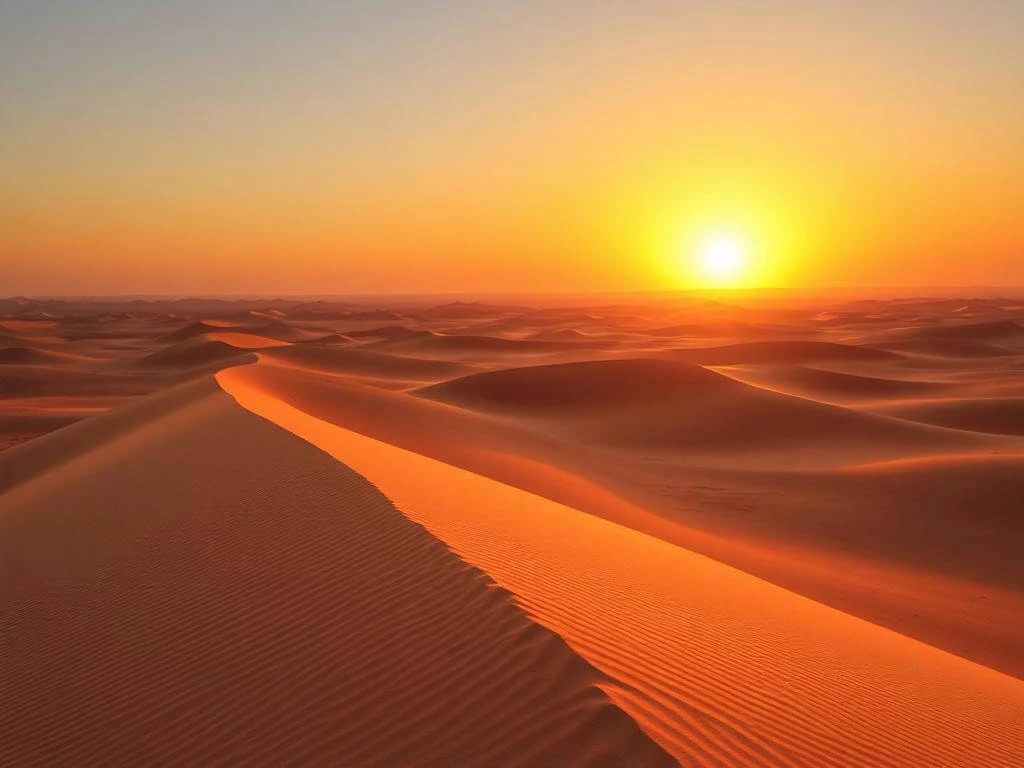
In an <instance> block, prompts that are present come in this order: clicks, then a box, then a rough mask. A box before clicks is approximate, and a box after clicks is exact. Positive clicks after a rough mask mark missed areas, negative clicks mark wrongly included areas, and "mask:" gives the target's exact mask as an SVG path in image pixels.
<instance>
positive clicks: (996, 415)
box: [876, 397, 1024, 435]
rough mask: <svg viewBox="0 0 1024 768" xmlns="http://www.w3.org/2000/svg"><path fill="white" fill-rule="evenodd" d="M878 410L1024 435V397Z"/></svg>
mask: <svg viewBox="0 0 1024 768" xmlns="http://www.w3.org/2000/svg"><path fill="white" fill-rule="evenodd" d="M876 412H877V413H884V414H886V415H888V416H896V417H898V418H901V419H907V420H908V421H918V422H920V423H922V424H934V425H936V426H940V427H949V428H951V429H966V430H970V431H972V432H990V433H992V434H998V435H1024V397H991V398H979V399H963V400H922V401H918V402H913V401H912V402H901V403H893V404H892V405H887V406H885V407H883V408H880V409H876Z"/></svg>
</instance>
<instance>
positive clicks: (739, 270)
mask: <svg viewBox="0 0 1024 768" xmlns="http://www.w3.org/2000/svg"><path fill="white" fill-rule="evenodd" d="M696 256H697V263H696V267H697V269H696V271H697V273H698V274H699V276H700V278H701V280H702V281H703V282H705V283H707V284H708V285H710V286H717V287H734V286H737V285H739V284H741V283H744V282H745V281H746V279H747V277H748V275H747V272H748V270H749V247H748V245H747V242H746V241H745V240H744V239H743V238H741V237H739V236H737V235H734V234H730V233H719V234H715V235H712V236H710V237H706V238H704V239H703V240H701V241H700V243H698V246H697V253H696Z"/></svg>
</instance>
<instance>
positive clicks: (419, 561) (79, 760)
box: [0, 382, 671, 766]
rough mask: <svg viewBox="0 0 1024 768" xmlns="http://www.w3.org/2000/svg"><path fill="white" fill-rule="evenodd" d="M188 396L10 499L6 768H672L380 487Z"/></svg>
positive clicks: (591, 677)
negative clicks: (307, 767)
mask: <svg viewBox="0 0 1024 768" xmlns="http://www.w3.org/2000/svg"><path fill="white" fill-rule="evenodd" d="M189 389H190V390H191V391H189V392H188V393H177V394H175V395H174V396H173V401H174V402H173V406H174V407H168V406H170V405H172V404H171V403H163V402H160V399H157V400H154V401H153V402H151V403H150V404H149V406H150V416H151V420H150V421H148V422H146V423H143V424H139V425H136V428H134V429H131V430H129V431H128V432H123V431H122V430H120V429H118V430H117V431H118V432H119V433H120V434H119V437H118V439H116V440H111V439H109V437H108V438H107V439H106V441H105V442H104V443H103V445H102V446H101V447H99V448H98V449H94V450H90V451H88V452H87V453H86V454H84V455H82V456H81V458H80V459H78V460H76V461H75V462H72V463H71V464H67V465H64V466H62V467H60V468H59V469H57V470H55V471H54V472H52V473H51V474H49V475H46V476H44V477H41V478H39V479H37V480H35V481H33V482H29V483H26V484H23V485H21V486H20V487H19V488H18V489H17V490H16V491H14V492H13V493H8V494H7V496H6V497H5V501H6V505H5V510H6V511H5V515H4V517H3V518H2V521H0V525H2V526H3V527H2V531H3V545H4V550H3V551H4V555H5V556H4V557H3V558H2V559H0V569H2V573H3V578H2V579H0V591H2V593H3V602H4V604H5V605H6V606H8V610H7V611H5V614H4V615H5V619H4V636H5V638H7V641H6V642H5V653H4V654H3V655H2V657H0V668H2V676H3V679H4V681H5V685H4V686H3V687H2V689H0V722H2V724H3V726H4V728H3V733H4V736H3V739H2V741H0V758H2V762H3V763H4V764H5V765H21V764H29V763H42V764H77V765H82V764H90V763H92V764H95V763H103V764H118V763H121V764H155V763H160V764H168V765H171V764H177V765H194V764H196V763H197V762H204V763H208V762H210V761H211V760H214V759H216V760H218V761H223V762H225V763H234V764H239V763H253V762H258V763H261V764H271V763H273V764H285V763H292V764H308V763H311V762H315V763H317V764H333V765H368V766H369V765H414V764H424V763H430V764H436V765H452V764H457V765H468V764H475V765H498V764H501V765H505V764H507V765H524V766H525V765H539V764H549V765H567V764H594V765H600V764H608V765H612V764H620V761H626V762H627V763H628V764H630V765H670V764H671V760H670V759H669V758H668V757H667V755H666V754H665V753H664V752H663V751H662V750H661V749H660V748H659V747H658V746H657V745H656V744H655V743H654V742H653V741H652V739H651V738H650V737H649V736H648V735H646V734H644V733H643V732H642V731H641V730H640V728H638V727H637V725H636V723H635V722H634V721H633V720H632V719H631V718H629V717H628V716H627V715H626V714H625V713H624V712H623V711H622V709H621V708H619V707H617V706H616V705H615V704H613V703H612V701H611V700H610V699H609V697H608V696H607V695H606V694H605V693H604V692H603V691H602V690H601V688H600V686H601V685H602V684H603V683H605V682H606V680H607V678H606V677H605V676H604V675H603V674H601V673H600V672H598V671H596V670H595V669H594V668H593V667H592V666H591V665H590V664H588V663H587V662H586V661H585V660H584V659H582V658H581V657H579V656H578V655H577V654H575V653H573V652H572V651H571V650H570V649H569V647H568V646H567V645H566V644H565V642H564V641H563V640H562V639H561V638H560V637H559V636H558V635H557V634H555V633H552V632H550V631H548V630H546V629H544V628H542V627H540V626H538V625H536V624H535V623H533V622H531V621H530V620H529V618H528V617H527V616H526V615H525V614H524V613H523V612H522V611H521V609H520V608H518V607H517V606H516V605H515V604H514V603H513V600H512V598H511V596H510V595H509V594H508V593H507V592H505V591H503V590H501V589H496V588H495V587H494V586H493V584H492V583H491V580H490V579H489V577H487V576H486V575H485V574H483V573H482V572H480V571H479V570H477V569H475V568H473V567H471V566H469V565H467V564H466V563H464V562H462V561H461V560H459V559H458V558H457V557H456V556H455V555H453V554H452V553H451V552H449V551H448V550H447V548H446V547H445V546H444V545H443V544H442V543H440V542H438V541H437V540H436V539H434V538H433V537H432V536H431V535H430V534H428V533H427V532H426V531H424V530H423V529H422V528H421V527H419V526H418V525H416V524H415V523H413V522H411V521H410V520H409V519H407V518H406V517H404V516H403V515H402V514H401V513H400V512H399V511H398V510H396V509H395V508H394V507H393V506H392V505H391V503H390V502H389V501H388V500H387V499H386V498H385V497H384V496H382V495H381V494H380V492H379V491H377V490H376V489H375V488H373V487H372V486H371V485H370V484H369V483H368V482H367V481H366V480H364V479H363V478H361V477H359V476H358V475H356V474H355V473H353V472H352V471H351V470H348V469H346V468H345V467H344V466H342V465H341V464H339V463H337V462H335V461H333V460H332V459H330V458H329V457H327V456H325V455H323V454H321V453H319V452H318V451H316V450H315V449H313V448H311V447H309V446H305V445H304V444H302V443H299V442H297V441H296V440H295V439H294V438H291V437H289V436H287V435H286V434H285V433H283V432H280V431H279V430H276V429H275V428H273V427H271V426H269V425H267V424H266V423H265V422H263V421H261V420H260V419H257V418H256V417H253V416H251V415H249V414H247V413H245V412H244V411H241V410H240V409H239V408H238V407H237V406H236V405H234V403H233V402H231V401H230V399H229V398H227V396H225V395H223V394H221V393H218V392H215V391H214V389H213V388H212V387H211V385H210V383H209V382H202V383H200V384H198V385H189ZM246 446H250V447H249V448H247V447H246ZM252 446H258V448H253V447H252ZM51 448H59V446H55V445H53V444H52V443H51ZM18 451H19V449H13V450H12V451H10V452H9V454H8V455H7V456H5V457H4V459H5V462H14V463H17V462H18V460H19V455H18ZM168 468H172V469H171V470H170V471H169V470H168ZM226 475H230V476H231V477H232V478H233V481H232V482H233V483H234V484H235V486H234V487H236V488H239V489H242V488H244V489H245V490H244V491H243V492H241V493H234V492H232V493H231V494H230V495H229V496H224V494H223V490H224V478H225V476H226ZM111 483H117V484H118V486H119V488H120V493H119V494H118V495H117V497H116V498H115V499H111V498H110V496H109V494H108V491H107V489H108V488H109V487H110V484H111ZM158 489H159V490H158ZM142 510H145V514H139V513H140V512H141V511H142ZM83 545H85V546H83ZM30 553H32V554H30ZM257 553H258V554H257ZM58 621H59V622H60V626H61V631H60V632H59V633H51V634H47V635H42V636H40V635H39V634H37V633H35V632H32V631H27V630H28V628H30V627H39V626H48V625H55V624H56V622H58ZM339 694H341V695H339ZM52 723H60V731H59V735H58V734H56V733H54V732H53V731H52V730H51V729H50V728H49V727H48V725H47V724H52Z"/></svg>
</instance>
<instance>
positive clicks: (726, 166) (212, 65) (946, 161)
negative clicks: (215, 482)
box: [0, 0, 1024, 294]
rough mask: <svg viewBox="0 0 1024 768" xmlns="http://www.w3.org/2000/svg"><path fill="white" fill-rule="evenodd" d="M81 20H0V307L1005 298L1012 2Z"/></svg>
mask: <svg viewBox="0 0 1024 768" xmlns="http://www.w3.org/2000/svg"><path fill="white" fill-rule="evenodd" d="M39 5H44V6H46V7H45V8H40V7H39ZM83 5H92V4H81V3H74V2H70V0H63V1H58V2H53V3H45V4H35V3H32V4H29V3H25V4H18V3H15V5H14V6H12V10H9V11H8V10H5V11H4V14H5V17H0V22H2V23H0V30H2V31H0V43H2V45H0V50H2V52H0V65H2V66H4V71H5V72H7V73H9V74H11V73H13V76H11V77H5V78H4V81H3V83H2V85H0V96H2V100H3V104H4V105H5V107H4V111H3V112H4V114H3V117H2V120H3V123H4V135H5V141H4V143H3V145H2V147H0V162H2V167H3V168H4V169H5V170H4V176H3V178H2V179H0V205H2V208H0V267H2V274H3V277H4V280H3V283H2V285H0V293H5V294H15V293H26V294H69V293H71V294H85V293H104V294H112V293H120V292H125V293H274V294H282V293H357V292H363V291H366V292H431V291H445V292H454V291H466V292H473V291H489V292H493V291H503V292H531V291H586V290H631V289H666V288H673V287H679V288H693V287H703V285H702V282H703V281H702V277H701V275H700V273H699V272H698V271H694V269H692V268H691V265H692V263H693V260H694V251H695V243H697V242H700V240H701V239H702V238H706V237H707V236H708V235H709V234H711V233H715V232H721V231H725V232H730V233H735V234H737V235H738V236H740V237H741V238H742V239H743V240H744V241H745V242H747V243H749V264H748V268H747V269H746V271H745V272H744V273H743V274H742V275H739V276H737V280H736V284H737V285H743V286H748V285H749V286H757V285H774V286H786V287H803V286H811V287H813V286H849V285H853V286H858V285H863V286H898V285H908V286H910V285H914V286H920V285H976V284H990V285H1000V284H1006V285H1009V284H1016V285H1021V284H1024V222H1022V219H1021V216H1020V210H1021V201H1022V200H1024V140H1022V139H1021V137H1022V136H1024V91H1022V90H1021V87H1020V85H1021V82H1022V80H1024V52H1022V51H1024V47H1022V46H1020V45H1019V40H1018V39H1017V36H1016V32H1015V30H1019V29H1020V28H1022V27H1024V11H1021V10H1019V9H1016V10H1015V9H1014V8H1013V7H1012V6H1013V4H1011V3H995V2H980V3H972V4H965V3H952V2H944V1H943V0H932V1H930V2H924V1H923V0H922V1H921V2H913V1H910V2H906V3H900V4H899V8H898V9H893V8H891V7H890V6H891V5H892V4H889V3H880V2H867V3H864V4H858V5H857V7H855V8H854V7H852V6H851V4H838V3H835V4H833V3H828V2H825V3H810V2H801V1H800V0H794V1H793V2H784V3H775V4H767V5H765V6H763V7H762V6H759V7H758V9H757V10H751V9H750V8H749V7H746V6H747V4H738V3H729V2H723V3H714V4H712V3H700V2H695V3H673V2H667V1H664V0H637V2H632V3H629V4H621V7H617V8H607V7H601V8H600V10H595V9H596V8H597V7H598V5H599V4H596V3H592V2H584V1H583V0H564V1H563V2H548V3H542V2H533V1H531V0H527V1H525V2H521V3H515V4H513V3H498V2H484V3H468V2H456V0H424V2H420V3H412V2H405V1H402V0H383V1H382V2H377V3H354V4H338V5H345V8H332V9H328V8H326V7H324V5H325V4H318V3H313V2H305V3H302V2H300V3H296V4H294V7H289V8H288V9H286V8H284V7H282V6H283V5H284V4H280V3H271V2H268V1H266V0H252V1H251V2H246V3H243V2H242V1H241V0H232V1H231V2H226V3H222V4H218V6H217V8H215V9H210V8H209V7H207V6H208V5H209V4H208V3H201V2H199V0H190V1H189V2H183V3H180V4H175V7H174V8H170V9H169V8H166V7H165V5H166V4H158V3H156V2H149V1H148V0H147V1H146V2H143V1H142V0H135V2H131V3H129V2H127V0H122V1H120V2H112V3H107V4H103V7H102V8H92V9H90V8H83V7H82V6H83ZM601 5H607V4H601Z"/></svg>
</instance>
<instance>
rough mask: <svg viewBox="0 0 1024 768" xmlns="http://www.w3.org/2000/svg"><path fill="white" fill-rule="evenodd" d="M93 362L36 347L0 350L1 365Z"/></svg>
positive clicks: (79, 356)
mask: <svg viewBox="0 0 1024 768" xmlns="http://www.w3.org/2000/svg"><path fill="white" fill-rule="evenodd" d="M83 362H92V361H91V360H90V359H89V358H88V357H84V356H82V355H73V354H69V353H67V352H55V351H52V350H48V349H36V348H35V347H24V346H19V347H6V348H4V349H0V365H75V364H79V363H83Z"/></svg>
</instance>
